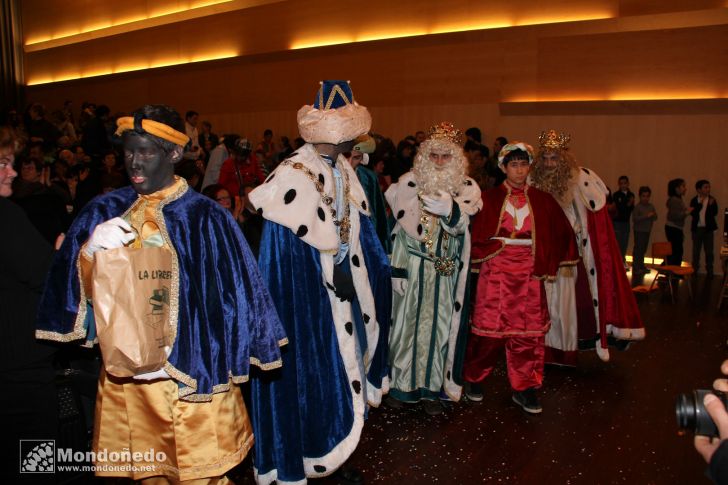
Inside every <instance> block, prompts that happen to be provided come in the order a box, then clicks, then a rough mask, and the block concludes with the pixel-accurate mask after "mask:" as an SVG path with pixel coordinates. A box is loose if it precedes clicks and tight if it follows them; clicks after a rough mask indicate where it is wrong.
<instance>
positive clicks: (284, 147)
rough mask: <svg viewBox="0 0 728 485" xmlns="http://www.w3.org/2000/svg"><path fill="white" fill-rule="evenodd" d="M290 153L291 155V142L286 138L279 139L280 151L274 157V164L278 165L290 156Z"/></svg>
mask: <svg viewBox="0 0 728 485" xmlns="http://www.w3.org/2000/svg"><path fill="white" fill-rule="evenodd" d="M291 153H293V147H292V146H291V141H290V140H289V139H288V137H287V136H282V137H281V151H280V152H278V155H276V159H277V160H276V163H280V162H282V161H283V160H285V159H286V158H288V157H290V156H291Z"/></svg>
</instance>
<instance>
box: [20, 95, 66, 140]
mask: <svg viewBox="0 0 728 485" xmlns="http://www.w3.org/2000/svg"><path fill="white" fill-rule="evenodd" d="M28 116H29V118H30V120H29V121H28V123H27V124H26V127H25V129H26V131H27V132H28V138H29V139H30V141H31V142H34V141H37V142H41V143H43V147H44V148H45V149H46V150H50V149H51V148H53V147H54V146H55V144H56V140H58V138H59V137H60V136H61V132H60V131H58V128H56V127H55V125H53V123H51V122H50V121H48V120H47V119H45V109H44V108H43V105H41V104H38V103H35V104H33V105H31V106H30V109H29V110H28Z"/></svg>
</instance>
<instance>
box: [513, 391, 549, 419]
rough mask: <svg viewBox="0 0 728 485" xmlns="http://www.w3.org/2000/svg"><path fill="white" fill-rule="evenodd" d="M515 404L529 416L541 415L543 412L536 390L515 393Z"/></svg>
mask: <svg viewBox="0 0 728 485" xmlns="http://www.w3.org/2000/svg"><path fill="white" fill-rule="evenodd" d="M513 402H514V403H516V404H518V405H519V406H521V408H523V410H524V411H526V412H527V413H529V414H541V412H542V411H543V408H542V407H541V403H540V402H539V400H538V396H537V395H536V389H534V388H530V389H526V390H525V391H518V392H514V393H513Z"/></svg>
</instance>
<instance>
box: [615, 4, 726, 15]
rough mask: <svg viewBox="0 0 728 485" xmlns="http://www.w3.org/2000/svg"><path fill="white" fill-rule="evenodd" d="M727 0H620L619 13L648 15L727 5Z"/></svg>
mask: <svg viewBox="0 0 728 485" xmlns="http://www.w3.org/2000/svg"><path fill="white" fill-rule="evenodd" d="M725 6H726V3H725V0H619V15H620V16H628V15H648V14H657V13H667V12H684V11H688V10H707V9H712V8H721V7H725Z"/></svg>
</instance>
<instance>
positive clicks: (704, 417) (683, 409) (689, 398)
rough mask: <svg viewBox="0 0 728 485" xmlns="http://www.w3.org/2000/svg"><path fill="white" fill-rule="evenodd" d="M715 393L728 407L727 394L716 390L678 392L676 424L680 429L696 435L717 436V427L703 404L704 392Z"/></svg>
mask: <svg viewBox="0 0 728 485" xmlns="http://www.w3.org/2000/svg"><path fill="white" fill-rule="evenodd" d="M710 393H712V394H715V395H716V396H717V397H718V399H720V401H721V402H722V403H723V405H724V406H727V407H728V396H726V394H723V393H722V392H718V391H710V390H707V389H697V390H695V391H693V392H690V393H685V394H680V395H679V396H678V397H677V400H676V401H675V416H676V417H677V426H678V427H679V428H680V429H681V430H685V431H692V432H693V433H695V434H696V435H700V436H711V437H716V438H718V437H719V436H720V434H719V433H718V428H717V427H716V426H715V423H714V422H713V419H712V418H711V417H710V414H708V410H707V409H705V406H704V405H703V398H705V395H706V394H710Z"/></svg>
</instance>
